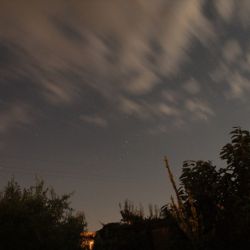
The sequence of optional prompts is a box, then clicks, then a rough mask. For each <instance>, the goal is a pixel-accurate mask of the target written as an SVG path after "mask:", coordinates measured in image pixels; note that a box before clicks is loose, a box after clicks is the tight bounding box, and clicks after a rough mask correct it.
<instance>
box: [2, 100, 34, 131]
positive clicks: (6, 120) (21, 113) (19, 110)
mask: <svg viewBox="0 0 250 250" xmlns="http://www.w3.org/2000/svg"><path fill="white" fill-rule="evenodd" d="M31 121H32V118H31V109H30V108H29V107H28V106H26V105H24V104H21V103H16V104H12V105H8V106H7V107H5V109H4V110H2V111H0V133H4V132H6V131H8V130H9V129H11V128H14V127H18V126H20V125H27V124H30V123H31Z"/></svg>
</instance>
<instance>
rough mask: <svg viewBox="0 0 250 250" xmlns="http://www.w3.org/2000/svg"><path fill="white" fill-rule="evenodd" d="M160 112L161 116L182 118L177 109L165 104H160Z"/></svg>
mask: <svg viewBox="0 0 250 250" xmlns="http://www.w3.org/2000/svg"><path fill="white" fill-rule="evenodd" d="M158 110H159V112H160V113H161V114H163V115H165V116H173V117H176V116H177V117H178V116H180V111H179V110H178V109H177V108H176V107H173V106H172V107H171V106H169V105H167V104H165V103H160V104H159V105H158Z"/></svg>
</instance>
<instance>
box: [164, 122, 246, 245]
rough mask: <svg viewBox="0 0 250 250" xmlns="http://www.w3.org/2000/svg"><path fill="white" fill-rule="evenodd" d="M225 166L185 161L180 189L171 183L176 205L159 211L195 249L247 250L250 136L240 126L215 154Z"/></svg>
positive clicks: (208, 162)
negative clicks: (243, 249)
mask: <svg viewBox="0 0 250 250" xmlns="http://www.w3.org/2000/svg"><path fill="white" fill-rule="evenodd" d="M220 156H221V159H222V160H224V161H225V162H226V166H225V167H224V168H220V169H217V168H216V166H214V165H213V164H212V163H211V162H210V161H186V162H184V164H183V168H182V174H181V176H180V187H179V188H177V185H176V183H175V181H174V179H173V175H172V172H171V170H170V168H169V165H168V162H167V160H166V161H165V163H166V167H167V170H168V173H169V177H170V181H171V183H172V185H173V188H174V191H175V194H176V199H177V204H176V202H175V201H174V199H173V198H172V202H171V203H170V204H168V205H167V206H164V207H163V213H164V214H165V215H167V216H166V217H167V218H170V217H172V219H174V220H175V221H176V223H177V225H178V226H179V228H180V229H181V230H182V232H184V233H185V235H186V236H187V238H188V239H189V241H190V242H191V244H192V246H193V248H194V249H236V248H243V246H244V245H246V246H248V247H249V246H250V240H249V237H248V232H249V230H250V133H249V132H248V131H246V130H242V129H241V128H239V127H236V128H234V130H233V131H232V132H231V142H230V143H228V144H226V145H225V146H224V147H223V148H222V150H221V153H220Z"/></svg>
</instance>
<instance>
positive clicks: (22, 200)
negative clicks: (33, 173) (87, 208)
mask: <svg viewBox="0 0 250 250" xmlns="http://www.w3.org/2000/svg"><path fill="white" fill-rule="evenodd" d="M69 198H70V195H62V196H59V195H57V194H56V193H55V192H54V190H53V189H49V188H47V187H45V185H44V182H43V181H38V182H37V184H36V185H34V186H31V187H29V188H24V189H21V187H20V185H19V184H18V183H17V182H15V181H14V180H11V181H10V182H9V183H8V184H7V186H6V187H5V189H4V190H3V192H1V194H0V249H4V250H13V249H20V250H31V249H32V250H34V249H36V250H44V249H46V250H52V249H53V250H54V249H60V250H77V249H81V238H80V233H81V232H82V231H83V230H84V229H85V227H86V222H85V218H84V215H83V214H79V215H74V214H73V210H72V208H70V206H69Z"/></svg>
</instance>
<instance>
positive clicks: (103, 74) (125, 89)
mask: <svg viewBox="0 0 250 250" xmlns="http://www.w3.org/2000/svg"><path fill="white" fill-rule="evenodd" d="M208 2H209V3H210V4H212V5H213V6H214V10H215V12H216V15H218V16H219V17H220V21H221V20H222V22H224V23H227V25H228V24H229V23H230V22H231V20H233V18H237V20H238V21H239V22H240V23H241V25H242V27H243V28H245V27H247V25H248V21H249V15H248V14H249V13H250V4H249V1H248V0H242V1H240V3H239V1H234V0H228V1H223V0H216V1H215V0H214V1H206V0H189V1H183V0H175V1H172V0H154V1H141V0H128V1H117V0H109V1H98V0H93V1H75V0H73V1H62V0H55V1H49V0H43V1H42V0H38V1H31V0H24V1H22V3H20V2H18V1H4V2H3V3H2V6H1V10H0V30H1V32H0V46H1V45H3V46H5V47H6V44H7V45H8V46H7V47H8V50H6V49H4V50H5V51H8V54H7V56H6V58H5V59H0V64H1V63H3V64H4V67H1V68H0V73H1V78H0V81H1V82H9V80H10V79H11V80H13V78H16V79H18V81H29V82H30V85H32V86H33V87H32V90H33V92H34V95H36V97H38V99H39V98H40V99H41V100H43V102H46V104H48V105H55V106H61V105H62V106H63V105H79V102H80V101H81V100H84V98H85V97H86V91H85V90H86V88H91V89H93V90H94V91H93V92H94V95H95V98H96V96H97V95H99V96H100V97H101V98H103V99H105V101H106V102H107V103H109V107H110V108H111V109H113V110H112V111H114V112H119V113H124V114H126V115H131V116H136V117H138V118H141V119H145V118H146V119H160V118H159V117H161V115H163V114H165V117H170V116H171V117H172V119H173V117H175V119H176V121H177V120H178V121H179V120H180V117H184V116H186V115H187V114H186V112H189V113H195V114H196V117H200V118H201V119H200V120H206V119H209V118H210V117H212V116H213V114H214V113H215V111H212V109H211V108H210V109H209V108H208V107H207V108H205V106H204V105H205V104H202V105H203V106H201V107H200V108H198V104H197V101H189V98H190V95H192V96H195V97H197V98H198V99H201V95H202V93H203V86H201V83H200V79H196V76H195V75H189V73H186V72H183V71H182V70H183V68H184V67H183V66H184V65H185V63H186V64H191V62H192V60H194V59H193V58H192V56H191V52H192V50H193V49H194V46H195V45H196V44H197V43H198V44H199V46H200V47H202V48H203V49H204V48H205V49H206V48H209V49H210V50H211V51H212V50H213V48H214V47H213V46H215V44H216V43H218V42H220V43H221V41H220V34H219V33H218V30H217V28H218V27H217V26H216V25H214V22H213V20H212V19H211V18H209V15H208V14H207V13H206V8H207V4H208ZM211 42H213V45H212V46H211ZM223 44H224V45H223V46H222V48H221V49H220V53H221V57H222V60H221V61H220V65H221V66H220V67H222V70H221V71H219V72H217V73H216V72H214V74H212V75H213V77H214V79H215V78H216V81H218V78H219V76H220V79H223V80H225V79H227V76H226V75H227V73H226V71H231V68H230V67H231V66H232V65H234V64H235V63H237V62H238V61H239V60H243V59H242V58H243V54H244V53H243V47H242V45H241V43H240V41H238V40H237V39H234V38H228V39H225V41H223ZM216 46H217V45H216ZM218 47H221V44H219V46H217V47H216V48H218ZM0 49H1V47H0ZM1 60H3V62H1ZM244 60H245V61H242V64H243V63H244V65H245V69H247V59H244ZM7 61H8V63H7ZM198 64H199V62H197V65H195V67H197V70H196V71H199V65H198ZM1 65H2V64H1ZM223 65H224V66H223ZM230 65H231V66H230ZM242 67H243V66H242ZM193 72H195V71H193ZM223 72H224V73H223ZM184 73H185V74H186V76H185V77H183V78H182V80H181V81H180V79H178V77H180V78H181V77H182V74H184ZM210 73H211V72H208V74H210ZM190 74H192V73H190ZM195 74H196V73H195ZM197 75H198V74H197ZM13 76H15V77H13ZM16 79H15V80H16ZM20 79H21V80H20ZM22 79H24V80H22ZM176 79H178V80H176ZM175 82H178V83H177V84H178V86H175V85H176V83H175ZM245 85H246V84H245V83H244V84H242V83H241V85H240V87H239V86H238V87H237V86H235V87H232V85H231V84H229V85H226V86H227V87H228V86H229V87H230V90H229V91H228V90H227V96H231V97H232V96H234V97H236V96H240V93H241V90H242V89H243V90H242V91H245V90H246V86H245ZM224 86H225V85H224ZM224 92H225V87H224ZM163 93H164V94H163ZM151 95H152V96H154V98H149V96H151ZM198 99H197V100H198ZM207 99H208V98H207ZM207 99H206V100H204V103H207V105H208V106H209V105H210V101H209V100H207ZM30 102H32V101H30ZM34 108H35V107H34ZM102 108H103V107H102V105H100V106H99V109H102ZM88 114H89V111H88V112H86V114H83V117H84V116H85V115H86V116H85V122H89V123H91V122H93V124H94V123H95V119H94V120H92V121H91V119H87V118H88ZM159 114H161V115H159ZM104 116H105V114H104ZM89 118H90V117H89ZM92 118H93V117H92ZM103 119H104V118H103ZM166 119H167V118H166ZM83 120H84V118H83ZM101 124H104V123H102V122H101V121H100V120H99V125H100V126H103V125H101ZM96 125H97V126H98V119H96Z"/></svg>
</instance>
